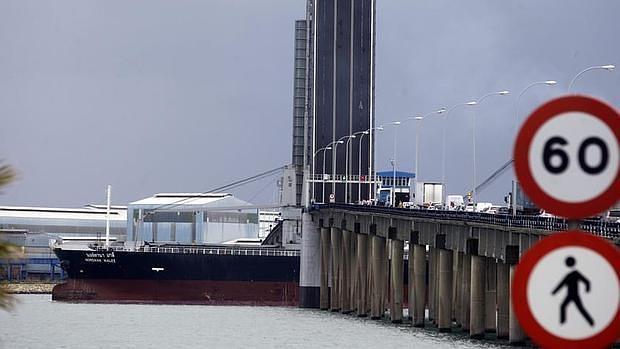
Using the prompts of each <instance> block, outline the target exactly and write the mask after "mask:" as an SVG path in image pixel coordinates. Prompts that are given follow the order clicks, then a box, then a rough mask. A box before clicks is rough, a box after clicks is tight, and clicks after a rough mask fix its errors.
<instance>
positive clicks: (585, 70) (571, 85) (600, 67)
mask: <svg viewBox="0 0 620 349" xmlns="http://www.w3.org/2000/svg"><path fill="white" fill-rule="evenodd" d="M595 69H605V70H607V71H613V70H614V69H616V66H615V65H613V64H606V65H595V66H592V67H588V68H586V69H584V70H582V71H580V72H579V73H578V74H577V75H575V77H574V78H573V79H572V80H571V81H570V84H568V93H570V90H571V88H572V87H573V85H574V84H575V81H576V80H577V78H578V77H580V76H581V75H582V74H583V73H585V72H587V71H590V70H595Z"/></svg>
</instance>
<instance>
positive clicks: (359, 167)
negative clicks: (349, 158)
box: [357, 126, 383, 201]
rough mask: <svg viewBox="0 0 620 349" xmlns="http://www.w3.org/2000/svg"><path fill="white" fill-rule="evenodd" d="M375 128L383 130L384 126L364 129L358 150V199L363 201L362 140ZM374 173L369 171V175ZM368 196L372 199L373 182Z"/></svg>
mask: <svg viewBox="0 0 620 349" xmlns="http://www.w3.org/2000/svg"><path fill="white" fill-rule="evenodd" d="M374 130H378V131H383V126H377V127H371V128H369V129H368V130H366V131H363V132H362V134H361V136H360V140H359V150H358V152H357V154H358V156H359V158H358V160H357V179H358V182H359V184H358V186H357V200H358V201H362V180H361V175H362V140H363V139H364V136H365V135H367V134H370V131H374ZM371 175H372V173H370V171H368V176H371ZM368 190H369V192H368V196H369V198H368V199H369V200H370V193H371V192H370V191H372V184H370V185H369V187H368Z"/></svg>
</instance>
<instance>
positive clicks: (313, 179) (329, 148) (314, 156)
mask: <svg viewBox="0 0 620 349" xmlns="http://www.w3.org/2000/svg"><path fill="white" fill-rule="evenodd" d="M331 149H332V147H330V146H327V147H323V148H321V149H319V150H317V151H315V152H314V154H313V155H312V163H313V164H314V163H315V162H314V159H315V158H316V154H318V153H319V152H321V151H322V152H323V172H325V151H326V150H331ZM315 172H316V170H315V168H314V167H312V201H313V202H314V201H315V198H314V183H315V182H314V181H315V180H316V178H315ZM321 180H324V178H321ZM323 185H325V183H323ZM321 196H323V195H321Z"/></svg>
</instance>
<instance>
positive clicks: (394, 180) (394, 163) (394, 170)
mask: <svg viewBox="0 0 620 349" xmlns="http://www.w3.org/2000/svg"><path fill="white" fill-rule="evenodd" d="M400 124H401V122H400V121H393V122H390V125H394V148H393V150H392V161H391V162H392V206H394V203H396V130H397V129H396V126H398V125H400Z"/></svg>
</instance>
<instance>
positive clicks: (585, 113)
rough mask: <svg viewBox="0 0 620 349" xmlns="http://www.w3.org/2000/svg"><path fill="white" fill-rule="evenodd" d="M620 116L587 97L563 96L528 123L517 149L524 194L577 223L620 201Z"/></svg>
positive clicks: (521, 132)
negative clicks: (580, 219) (576, 220)
mask: <svg viewBox="0 0 620 349" xmlns="http://www.w3.org/2000/svg"><path fill="white" fill-rule="evenodd" d="M619 146H620V114H618V112H617V111H616V110H615V109H614V108H613V107H610V106H609V105H607V104H605V103H603V102H600V101H598V100H596V99H593V98H590V97H585V96H569V97H560V98H557V99H554V100H551V101H549V102H547V103H545V104H543V105H542V106H541V107H539V108H538V109H537V110H535V111H534V112H533V113H532V114H531V115H530V116H529V117H528V119H527V120H526V121H525V123H524V124H523V126H522V127H521V130H520V131H519V134H518V135H517V141H516V143H515V149H514V157H513V158H514V161H515V171H516V173H517V178H518V179H519V181H520V182H521V186H522V188H523V190H524V191H525V192H526V193H527V195H528V196H529V197H530V198H531V199H532V201H534V203H536V205H538V206H539V207H540V208H542V209H544V210H545V211H547V212H550V213H553V214H556V215H558V216H563V217H566V218H571V219H577V218H585V217H589V216H593V215H596V214H598V213H600V212H603V211H605V210H607V209H608V208H609V207H611V206H612V205H613V204H615V203H616V202H617V201H618V200H619V199H620V166H619V165H618V163H619V158H620V154H619V153H620V150H619Z"/></svg>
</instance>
